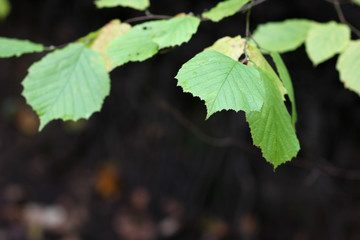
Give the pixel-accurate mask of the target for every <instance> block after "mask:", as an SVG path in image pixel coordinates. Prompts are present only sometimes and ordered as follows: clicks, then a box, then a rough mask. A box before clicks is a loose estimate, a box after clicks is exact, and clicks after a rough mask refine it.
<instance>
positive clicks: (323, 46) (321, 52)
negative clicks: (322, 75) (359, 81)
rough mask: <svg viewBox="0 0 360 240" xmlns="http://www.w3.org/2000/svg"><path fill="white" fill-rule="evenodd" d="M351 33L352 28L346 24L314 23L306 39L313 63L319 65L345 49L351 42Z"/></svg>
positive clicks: (307, 49)
mask: <svg viewBox="0 0 360 240" xmlns="http://www.w3.org/2000/svg"><path fill="white" fill-rule="evenodd" d="M350 35H351V31H350V28H349V27H348V26H347V25H344V24H340V23H336V22H328V23H320V24H314V25H313V26H312V27H311V29H310V30H309V33H308V37H307V39H306V45H305V46H306V52H307V54H308V56H309V58H310V60H311V61H312V62H313V64H314V65H318V64H320V63H322V62H324V61H326V60H328V59H330V58H332V57H333V56H335V55H336V54H337V53H340V52H341V51H342V50H344V49H345V47H346V46H347V45H348V43H349V42H350Z"/></svg>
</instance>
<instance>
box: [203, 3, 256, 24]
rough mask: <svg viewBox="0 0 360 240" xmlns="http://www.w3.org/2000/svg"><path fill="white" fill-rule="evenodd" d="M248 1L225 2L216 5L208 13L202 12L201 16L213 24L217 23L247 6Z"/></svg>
mask: <svg viewBox="0 0 360 240" xmlns="http://www.w3.org/2000/svg"><path fill="white" fill-rule="evenodd" d="M249 1H250V0H226V1H222V2H220V3H218V4H217V5H216V6H215V7H213V8H212V9H210V11H208V12H204V13H203V14H202V16H203V17H204V18H208V19H210V20H211V21H213V22H219V21H220V20H222V19H223V18H226V17H230V16H232V15H234V14H235V13H237V12H238V11H239V10H240V8H241V7H243V6H244V5H245V4H247V3H248V2H249Z"/></svg>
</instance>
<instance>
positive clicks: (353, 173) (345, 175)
mask: <svg viewBox="0 0 360 240" xmlns="http://www.w3.org/2000/svg"><path fill="white" fill-rule="evenodd" d="M152 99H153V100H154V102H155V103H156V104H157V105H158V106H159V107H160V108H162V109H163V110H164V111H166V112H168V113H170V114H171V115H172V116H173V117H174V118H175V120H176V121H177V122H178V123H179V124H181V125H182V126H183V127H185V128H186V129H187V130H188V131H190V132H191V133H192V134H193V135H194V136H195V137H197V138H198V139H199V140H201V141H203V142H204V143H206V144H209V145H211V146H214V147H237V148H239V149H241V151H244V152H247V153H249V154H251V155H253V156H257V157H259V156H260V155H259V152H258V151H257V150H256V148H255V147H254V146H253V145H250V144H248V143H246V142H243V141H240V140H238V139H234V138H231V137H227V138H216V137H213V136H210V135H208V134H206V133H204V132H203V131H202V130H201V129H199V128H198V127H197V126H196V125H195V124H194V123H192V122H191V121H190V120H189V119H187V118H186V117H185V116H184V115H183V114H182V113H181V112H180V111H179V110H178V109H176V108H174V107H173V106H171V105H170V104H169V103H167V102H166V101H165V100H163V99H161V98H160V97H158V96H155V95H152ZM318 159H321V158H315V157H314V158H312V159H310V160H308V159H307V158H301V157H297V158H296V159H294V160H293V161H292V164H293V165H294V166H296V167H299V168H303V169H306V170H310V171H313V170H317V171H319V172H321V173H323V174H325V175H327V176H329V177H332V178H339V179H345V180H352V181H360V170H348V169H343V168H339V167H336V166H334V165H333V164H331V163H330V162H329V161H327V160H325V159H322V160H321V161H319V160H318Z"/></svg>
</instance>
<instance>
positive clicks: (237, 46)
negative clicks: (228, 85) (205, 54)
mask: <svg viewBox="0 0 360 240" xmlns="http://www.w3.org/2000/svg"><path fill="white" fill-rule="evenodd" d="M244 45H245V39H243V38H241V37H240V36H236V37H233V38H231V37H223V38H220V39H219V40H217V41H216V42H215V43H214V44H213V45H212V46H210V47H208V48H206V50H216V51H218V52H220V53H222V54H224V55H226V56H228V57H231V58H232V59H234V60H236V61H237V60H239V58H240V56H241V55H242V54H243V53H244Z"/></svg>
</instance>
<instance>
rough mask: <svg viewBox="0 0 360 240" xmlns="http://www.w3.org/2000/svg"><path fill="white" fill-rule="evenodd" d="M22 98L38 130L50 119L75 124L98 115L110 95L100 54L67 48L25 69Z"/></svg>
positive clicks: (80, 47)
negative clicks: (36, 120)
mask: <svg viewBox="0 0 360 240" xmlns="http://www.w3.org/2000/svg"><path fill="white" fill-rule="evenodd" d="M23 86H24V91H23V93H22V94H23V96H24V97H25V98H26V101H27V102H28V104H30V105H31V106H32V107H33V109H34V110H35V111H36V112H37V114H38V115H39V117H40V130H41V129H43V128H44V126H45V125H46V124H47V123H48V122H50V121H51V120H53V119H63V120H78V119H80V118H89V117H90V116H91V114H93V113H94V112H96V111H99V110H100V108H101V106H102V103H103V101H104V98H105V97H106V96H107V95H108V94H109V91H110V78H109V74H108V73H107V72H106V69H105V65H104V61H103V59H102V57H101V55H100V54H98V53H96V52H94V51H93V50H91V49H89V48H87V47H86V46H85V45H84V44H82V43H74V44H70V45H68V46H67V47H65V48H63V49H61V50H56V51H54V52H52V53H50V54H48V55H47V56H45V57H44V58H43V59H42V60H40V61H39V62H36V63H34V64H33V65H32V66H31V67H30V68H29V73H28V75H27V77H26V78H25V80H24V81H23Z"/></svg>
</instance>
